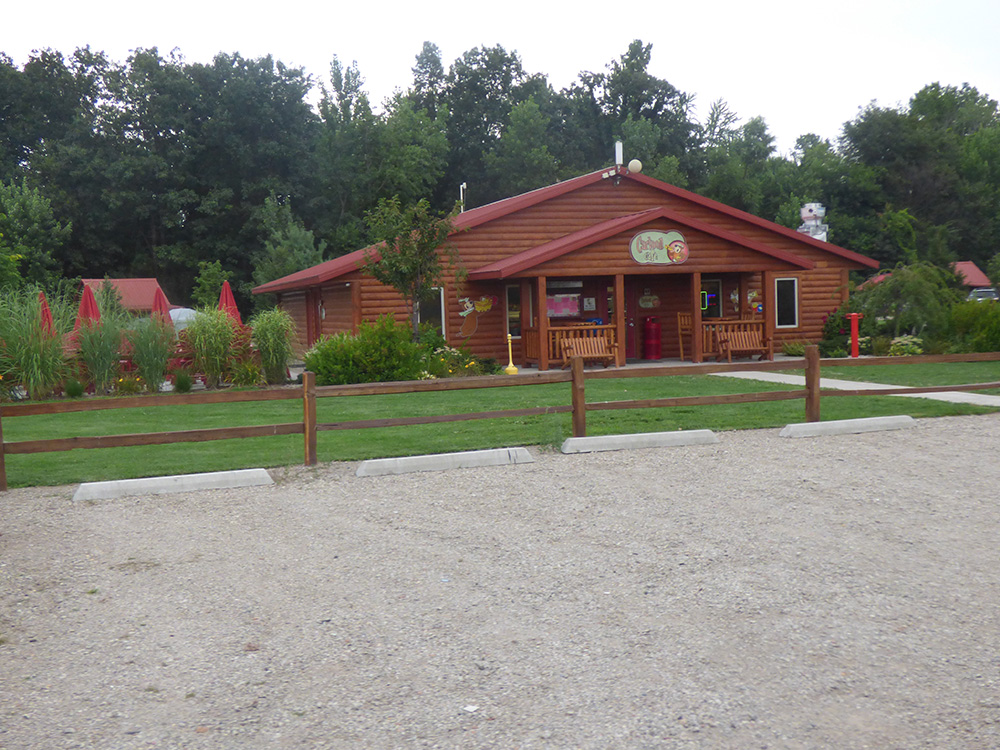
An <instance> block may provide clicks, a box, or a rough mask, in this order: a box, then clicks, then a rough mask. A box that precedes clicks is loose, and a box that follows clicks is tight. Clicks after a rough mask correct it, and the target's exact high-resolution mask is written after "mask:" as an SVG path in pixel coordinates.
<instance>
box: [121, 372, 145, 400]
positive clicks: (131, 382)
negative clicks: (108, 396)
mask: <svg viewBox="0 0 1000 750" xmlns="http://www.w3.org/2000/svg"><path fill="white" fill-rule="evenodd" d="M143 388H145V383H143V382H142V378H140V377H139V376H138V375H136V374H135V373H134V372H126V373H123V374H122V376H121V377H120V378H118V380H116V381H115V392H116V393H117V394H118V395H119V396H134V395H136V394H137V393H142V389H143Z"/></svg>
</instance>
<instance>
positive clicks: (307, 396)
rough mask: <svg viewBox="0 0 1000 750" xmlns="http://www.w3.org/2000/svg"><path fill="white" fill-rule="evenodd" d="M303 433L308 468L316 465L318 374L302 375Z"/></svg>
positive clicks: (306, 372) (307, 372) (305, 373)
mask: <svg viewBox="0 0 1000 750" xmlns="http://www.w3.org/2000/svg"><path fill="white" fill-rule="evenodd" d="M302 431H303V435H304V438H305V463H306V466H315V465H316V374H315V373H312V372H309V371H308V370H306V371H305V372H303V373H302Z"/></svg>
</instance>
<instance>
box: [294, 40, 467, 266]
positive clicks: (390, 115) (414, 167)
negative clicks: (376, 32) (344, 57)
mask: <svg viewBox="0 0 1000 750" xmlns="http://www.w3.org/2000/svg"><path fill="white" fill-rule="evenodd" d="M362 84H363V79H362V78H361V74H360V72H359V71H358V70H357V67H356V66H354V65H352V66H350V67H348V68H344V67H343V66H342V65H341V64H340V62H339V61H338V60H337V59H336V58H334V60H333V63H332V65H331V88H330V89H328V90H324V96H323V100H322V101H321V103H320V116H321V119H322V125H321V131H320V136H319V140H318V143H317V149H316V184H317V188H318V189H317V190H316V192H315V196H314V197H313V199H312V200H311V202H310V209H309V212H310V213H311V214H313V215H315V216H316V222H315V227H314V228H315V231H316V233H317V235H319V236H320V237H323V238H324V239H325V240H327V241H328V242H329V244H330V247H331V251H332V253H333V255H335V256H336V255H342V254H343V253H345V252H350V251H352V250H356V249H357V248H358V247H361V246H364V245H367V244H368V243H369V241H370V237H369V234H368V229H367V225H366V224H365V221H364V214H365V212H366V211H368V210H370V209H371V208H373V207H374V206H375V204H376V203H377V202H378V199H379V198H380V197H382V196H385V195H398V196H399V197H400V199H401V200H403V201H404V202H416V201H418V200H420V199H421V198H425V197H428V196H429V195H430V194H431V192H432V191H433V189H434V186H435V185H436V183H437V181H438V179H439V178H440V176H441V174H442V173H443V171H444V168H445V162H446V158H447V150H448V143H447V138H446V136H445V125H444V118H445V113H444V112H443V111H441V112H439V113H438V115H437V118H436V119H431V118H430V116H429V115H428V114H427V112H426V111H424V110H420V109H417V108H416V106H415V105H414V104H413V102H412V101H411V100H410V99H408V98H406V97H404V96H402V95H398V96H395V97H393V98H392V99H390V100H389V101H388V102H387V104H386V110H385V112H384V113H383V114H375V113H373V112H372V110H371V107H370V106H369V104H368V98H367V95H366V94H365V93H364V90H363V89H362Z"/></svg>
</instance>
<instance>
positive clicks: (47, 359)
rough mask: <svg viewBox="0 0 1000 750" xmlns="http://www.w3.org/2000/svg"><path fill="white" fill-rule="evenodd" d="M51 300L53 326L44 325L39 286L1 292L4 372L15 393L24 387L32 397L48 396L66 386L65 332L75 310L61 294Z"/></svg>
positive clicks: (6, 387) (0, 369)
mask: <svg viewBox="0 0 1000 750" xmlns="http://www.w3.org/2000/svg"><path fill="white" fill-rule="evenodd" d="M48 304H49V309H50V310H51V312H52V329H51V330H47V329H46V328H45V327H44V326H43V325H42V307H41V302H40V301H39V299H38V290H37V289H34V290H32V289H24V290H19V291H12V292H5V293H4V294H3V295H0V376H2V377H3V380H4V390H5V391H6V392H8V393H10V394H12V395H13V394H17V393H20V392H21V389H23V391H24V393H25V394H26V395H27V396H28V397H29V398H31V399H44V398H48V397H50V396H52V395H53V393H54V392H56V391H61V390H62V385H63V382H64V380H65V379H66V375H67V372H68V367H67V363H66V357H65V354H64V352H63V334H64V333H66V332H68V331H69V329H70V321H71V320H72V312H71V311H70V307H69V304H68V303H67V302H66V301H65V300H64V299H62V298H61V297H52V298H51V299H49V300H48Z"/></svg>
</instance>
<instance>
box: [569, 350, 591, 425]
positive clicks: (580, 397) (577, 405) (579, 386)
mask: <svg viewBox="0 0 1000 750" xmlns="http://www.w3.org/2000/svg"><path fill="white" fill-rule="evenodd" d="M570 373H571V375H572V377H573V380H572V385H571V391H572V394H573V437H587V396H586V393H585V392H584V386H583V357H571V358H570Z"/></svg>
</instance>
